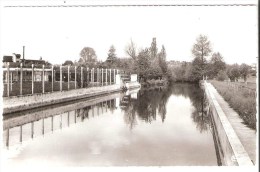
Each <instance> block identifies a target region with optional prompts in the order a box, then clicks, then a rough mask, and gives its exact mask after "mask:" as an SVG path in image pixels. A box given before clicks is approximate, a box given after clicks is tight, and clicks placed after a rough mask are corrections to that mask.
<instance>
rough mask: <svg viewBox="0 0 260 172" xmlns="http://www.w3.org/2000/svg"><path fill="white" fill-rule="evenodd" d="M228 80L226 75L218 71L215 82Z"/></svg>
mask: <svg viewBox="0 0 260 172" xmlns="http://www.w3.org/2000/svg"><path fill="white" fill-rule="evenodd" d="M227 79H228V76H227V73H226V72H225V71H223V70H221V71H219V72H218V74H217V80H218V81H224V80H227Z"/></svg>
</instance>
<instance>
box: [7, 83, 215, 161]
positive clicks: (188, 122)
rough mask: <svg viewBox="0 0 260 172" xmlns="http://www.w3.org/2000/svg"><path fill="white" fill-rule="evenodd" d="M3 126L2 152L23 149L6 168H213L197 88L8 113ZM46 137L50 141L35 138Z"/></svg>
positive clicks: (151, 91) (177, 87) (210, 142)
mask: <svg viewBox="0 0 260 172" xmlns="http://www.w3.org/2000/svg"><path fill="white" fill-rule="evenodd" d="M3 124H4V125H3V127H4V142H5V145H6V148H7V149H8V148H12V146H14V145H21V143H23V145H26V146H25V148H23V150H21V151H20V152H19V153H18V154H19V156H17V158H16V159H12V158H11V160H10V161H11V163H10V164H11V165H12V164H13V163H18V164H19V163H21V164H22V163H23V162H26V161H27V160H28V162H30V160H31V159H35V160H34V162H36V161H37V162H42V160H44V162H45V163H46V164H52V163H54V162H55V163H59V164H62V165H64V164H65V165H67V164H72V165H82V166H84V165H217V160H216V157H215V156H216V155H215V149H214V144H213V143H214V142H213V139H212V135H211V133H210V132H209V133H208V132H207V131H211V126H210V118H209V116H208V114H207V106H206V103H205V97H204V93H203V91H202V90H201V89H200V88H199V86H198V85H192V84H175V85H173V86H170V87H161V88H150V89H141V90H132V91H127V92H126V93H114V94H109V95H107V96H100V97H97V98H93V99H91V100H81V101H75V102H73V103H67V104H63V105H59V106H53V107H48V108H42V109H36V110H31V111H27V112H21V113H17V114H11V115H10V116H5V117H4V121H3ZM60 131H62V132H60ZM48 134H49V135H48ZM45 135H48V136H50V137H47V136H46V137H44V139H34V138H39V137H40V136H45ZM42 138H43V137H42ZM32 139H34V140H32ZM26 141H28V142H27V143H28V145H29V146H27V144H24V143H25V142H26ZM78 145H84V148H83V147H79V146H78ZM162 145H163V146H162ZM35 150H37V152H38V154H37V155H35V154H34V153H33V152H34V151H35ZM190 152H193V153H192V154H190ZM50 154H51V156H52V157H53V158H52V159H54V160H55V161H52V160H49V156H50ZM68 155H69V156H68ZM46 157H48V158H46ZM36 159H37V160H36ZM13 161H14V162H13Z"/></svg>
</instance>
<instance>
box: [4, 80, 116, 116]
mask: <svg viewBox="0 0 260 172" xmlns="http://www.w3.org/2000/svg"><path fill="white" fill-rule="evenodd" d="M120 90H121V88H120V85H109V86H103V87H93V88H82V89H76V90H69V91H61V92H52V93H44V94H34V95H27V96H14V97H4V98H3V114H7V113H12V112H17V111H22V110H27V109H32V108H37V107H42V106H47V105H53V104H57V103H63V102H67V101H72V100H76V99H82V98H87V97H93V96H97V95H103V94H109V93H113V92H116V91H120Z"/></svg>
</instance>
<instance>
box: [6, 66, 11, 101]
mask: <svg viewBox="0 0 260 172" xmlns="http://www.w3.org/2000/svg"><path fill="white" fill-rule="evenodd" d="M9 66H10V62H8V63H7V78H6V80H7V97H9V96H10V78H9V77H10V69H9Z"/></svg>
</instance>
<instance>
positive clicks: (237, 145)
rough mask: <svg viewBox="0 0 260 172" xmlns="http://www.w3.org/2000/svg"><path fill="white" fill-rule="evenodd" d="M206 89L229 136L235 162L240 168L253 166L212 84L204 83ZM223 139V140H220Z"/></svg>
mask: <svg viewBox="0 0 260 172" xmlns="http://www.w3.org/2000/svg"><path fill="white" fill-rule="evenodd" d="M204 87H205V91H206V95H207V97H208V99H210V101H209V102H210V106H211V107H212V108H214V109H215V110H216V113H217V115H218V117H219V119H220V122H221V124H222V126H223V129H224V132H225V134H226V136H227V139H228V141H229V143H230V146H231V148H232V151H233V154H234V160H235V161H236V162H237V164H238V165H239V166H253V163H252V161H251V159H250V157H249V155H248V153H247V152H246V150H245V148H244V146H243V145H242V143H241V141H240V139H239V138H238V136H237V134H236V132H235V131H234V129H233V127H232V126H231V124H230V122H229V120H228V118H227V116H226V115H225V113H224V111H223V110H222V108H221V106H220V105H219V103H218V101H217V100H216V98H215V96H214V94H213V86H212V85H211V84H210V83H207V82H204ZM220 139H221V138H220Z"/></svg>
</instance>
